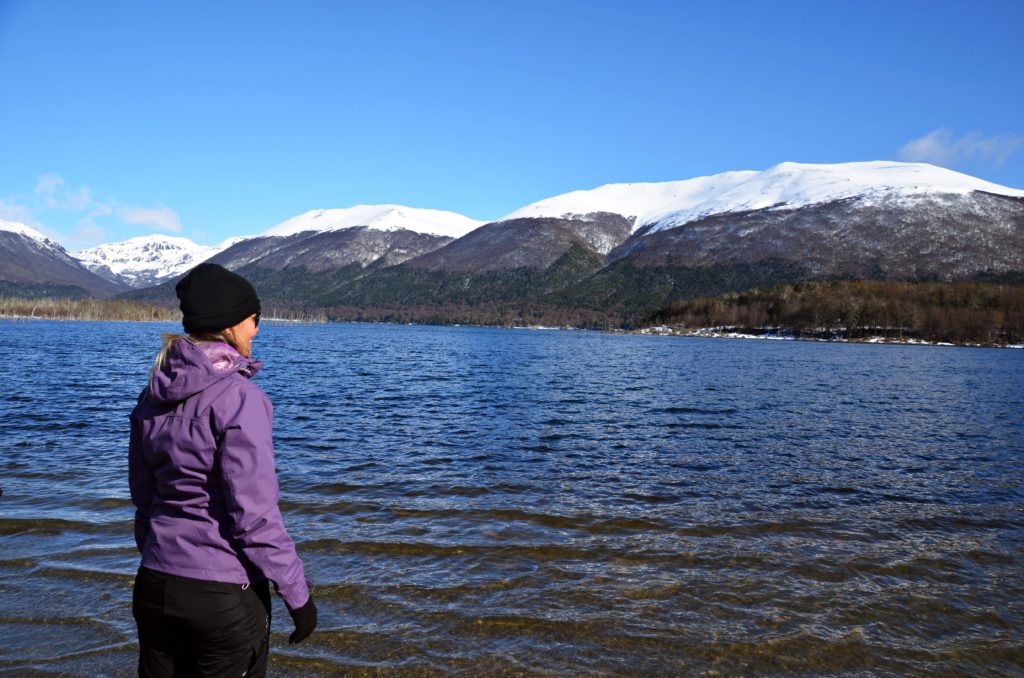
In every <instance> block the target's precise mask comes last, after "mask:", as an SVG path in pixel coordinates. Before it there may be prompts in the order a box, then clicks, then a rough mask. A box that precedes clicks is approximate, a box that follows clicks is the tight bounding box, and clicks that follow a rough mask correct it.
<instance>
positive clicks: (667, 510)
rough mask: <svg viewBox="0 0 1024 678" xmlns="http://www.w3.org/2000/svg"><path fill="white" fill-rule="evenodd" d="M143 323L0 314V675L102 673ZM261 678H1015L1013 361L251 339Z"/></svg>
mask: <svg viewBox="0 0 1024 678" xmlns="http://www.w3.org/2000/svg"><path fill="white" fill-rule="evenodd" d="M175 329H177V326H176V325H172V324H159V323H86V322H49V321H31V322H28V321H21V322H19V321H0V382H2V384H3V390H2V391H0V488H2V490H3V495H2V497H0V675H18V676H23V675H28V676H32V675H39V676H43V675H55V674H59V675H81V676H96V675H109V676H128V675H134V671H135V661H136V654H135V653H136V645H135V626H134V622H133V620H132V616H131V609H130V601H131V585H132V580H133V577H134V573H135V570H136V568H137V566H138V554H137V552H136V551H135V547H134V542H133V538H132V515H133V508H132V506H131V503H130V501H129V498H128V487H127V460H126V439H127V430H128V429H127V425H128V419H127V415H128V412H129V411H130V410H131V408H132V406H133V404H134V401H135V398H136V396H137V395H138V392H139V390H140V389H141V387H142V385H143V384H144V381H145V378H146V373H147V370H148V366H149V364H150V362H151V360H152V358H153V355H154V354H155V352H156V349H157V348H158V344H159V335H160V333H161V332H163V331H173V330H175ZM260 329H261V332H260V334H259V336H258V337H257V338H256V342H255V348H254V354H255V356H256V357H258V358H260V359H262V360H263V361H264V362H265V363H266V367H265V369H264V370H263V371H262V372H261V373H260V374H259V376H258V377H257V382H258V383H259V384H260V385H261V386H262V387H263V389H264V390H265V391H266V392H267V394H268V395H269V396H270V398H271V400H272V401H273V402H274V404H275V447H276V457H277V468H278V475H279V479H280V482H281V491H282V499H281V508H282V511H283V513H284V516H285V521H286V524H287V526H288V529H289V532H290V534H291V535H292V537H293V538H294V540H295V541H296V543H297V545H298V550H299V553H300V555H301V556H302V557H303V560H304V562H305V565H306V572H307V576H308V577H309V578H310V579H311V580H312V581H313V583H314V589H313V593H314V596H315V599H316V601H317V604H318V606H319V608H320V627H319V628H318V630H317V632H316V633H315V634H314V635H313V636H312V637H311V638H310V639H309V640H307V641H306V642H304V643H302V644H301V645H297V646H288V645H287V644H286V642H287V634H288V633H289V632H290V631H291V623H290V621H291V620H290V619H289V618H288V615H287V612H286V610H285V609H284V607H283V605H282V604H281V603H280V600H279V599H276V600H275V609H274V614H275V621H274V627H273V628H274V633H273V637H272V643H273V648H272V650H271V660H272V665H271V673H272V674H273V675H293V674H297V675H310V676H319V675H324V676H327V675H338V674H339V673H345V674H346V675H474V676H475V675H481V674H486V675H528V676H530V675H546V676H551V675H581V674H583V675H645V676H653V675H658V676H660V675H666V676H668V675H699V674H702V673H703V674H705V675H779V676H792V675H850V676H853V675H857V676H869V675H887V674H900V675H936V674H943V675H970V676H982V675H992V676H995V675H1019V674H1020V673H1021V672H1024V631H1022V629H1024V568H1022V565H1024V510H1022V509H1024V417H1022V413H1024V351H1013V350H995V349H971V348H946V347H912V346H878V345H861V344H828V343H810V342H793V341H774V342H773V341H744V340H728V339H692V338H676V337H649V336H628V335H607V334H601V333H595V332H579V331H531V330H502V329H487V328H461V327H425V326H396V325H360V324H326V325H286V324H274V323H266V324H265V325H262V326H261V328H260Z"/></svg>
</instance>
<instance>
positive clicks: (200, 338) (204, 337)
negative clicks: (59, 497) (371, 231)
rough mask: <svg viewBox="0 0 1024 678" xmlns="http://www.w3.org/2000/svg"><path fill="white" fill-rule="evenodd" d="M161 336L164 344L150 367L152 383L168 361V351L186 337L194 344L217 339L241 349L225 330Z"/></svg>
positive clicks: (173, 333)
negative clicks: (158, 371)
mask: <svg viewBox="0 0 1024 678" xmlns="http://www.w3.org/2000/svg"><path fill="white" fill-rule="evenodd" d="M160 338H161V339H162V340H163V345H162V346H161V347H160V350H159V351H158V352H157V354H156V358H155V359H154V360H153V366H152V367H151V368H150V369H149V383H150V385H152V383H153V376H154V375H155V374H156V372H157V370H159V369H160V368H161V367H163V366H164V363H166V362H167V353H168V352H169V351H170V350H171V346H172V345H173V344H174V342H176V341H178V340H179V339H184V340H185V341H187V342H190V343H192V344H206V343H211V342H215V341H216V342H220V343H222V344H227V345H228V346H230V347H231V348H233V349H235V350H236V351H237V350H239V349H238V346H236V345H235V342H234V341H233V340H232V339H231V337H229V336H228V335H227V334H225V333H224V331H223V330H221V331H220V332H198V333H196V334H177V333H175V332H166V333H164V334H163V335H161V337H160Z"/></svg>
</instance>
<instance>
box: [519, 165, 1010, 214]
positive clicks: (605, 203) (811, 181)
mask: <svg viewBox="0 0 1024 678" xmlns="http://www.w3.org/2000/svg"><path fill="white" fill-rule="evenodd" d="M972 191H985V192H988V193H997V194H1000V195H1009V196H1016V197H1020V196H1024V191H1022V190H1019V189H1014V188H1008V187H1006V186H1000V185H998V184H993V183H990V182H988V181H984V180H982V179H978V178H975V177H971V176H968V175H966V174H961V173H960V172H955V171H953V170H949V169H945V168H942V167H936V166H935V165H929V164H926V163H906V162H894V161H885V160H874V161H870V162H848V163H836V164H806V163H797V162H782V163H779V164H777V165H774V166H772V167H770V168H768V169H766V170H762V171H750V170H741V171H733V172H723V173H721V174H714V175H711V176H706V177H696V178H693V179H686V180H684V181H667V182H658V183H631V184H605V185H604V186H599V187H597V188H595V189H592V190H589V191H573V192H571V193H564V194H562V195H557V196H554V197H552V198H547V199H545V200H541V201H539V202H535V203H533V204H531V205H527V206H526V207H523V208H521V209H519V210H516V211H515V212H512V213H511V214H509V215H506V216H505V217H503V218H502V219H501V220H500V221H505V220H508V219H516V218H524V217H534V218H541V217H555V218H567V217H569V218H571V217H585V215H587V214H593V213H595V212H612V213H615V214H621V215H623V216H627V217H635V220H634V222H633V230H634V231H636V230H638V229H640V228H641V227H643V226H646V225H648V224H654V223H657V224H658V228H668V227H672V226H677V225H681V224H683V223H686V222H687V221H692V220H694V219H699V218H702V217H705V216H710V215H713V214H724V213H728V212H742V211H748V210H756V209H766V208H775V207H782V206H785V207H788V208H795V207H802V206H806V205H812V204H816V203H822V202H830V201H834V200H842V199H845V198H852V197H862V198H865V199H871V198H876V197H880V196H886V195H888V196H896V197H899V198H904V199H905V198H913V197H915V196H924V195H929V194H931V195H934V194H939V193H954V194H961V195H963V194H967V193H971V192H972Z"/></svg>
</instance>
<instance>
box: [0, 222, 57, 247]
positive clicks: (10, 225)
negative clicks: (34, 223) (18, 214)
mask: <svg viewBox="0 0 1024 678" xmlns="http://www.w3.org/2000/svg"><path fill="white" fill-rule="evenodd" d="M0 231H7V232H9V233H17V234H19V235H26V236H28V237H30V238H32V239H34V240H40V241H42V242H50V243H52V242H53V241H52V240H50V239H49V238H47V237H46V236H45V235H43V234H42V233H40V232H39V231H37V230H36V229H34V228H32V227H31V226H26V225H25V224H23V223H21V222H18V221H7V220H5V219H0Z"/></svg>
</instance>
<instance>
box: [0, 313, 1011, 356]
mask: <svg viewBox="0 0 1024 678" xmlns="http://www.w3.org/2000/svg"><path fill="white" fill-rule="evenodd" d="M0 320H12V321H39V320H43V321H51V322H130V323H177V322H179V320H178V319H171V320H154V319H150V318H146V319H139V320H134V319H127V318H75V317H43V316H23V315H10V314H0ZM260 321H261V322H267V323H272V324H273V323H280V324H292V325H326V324H329V323H351V324H359V325H421V326H423V327H487V328H493V329H503V330H533V331H553V330H563V331H567V332H603V333H606V334H622V335H637V336H655V337H683V338H691V339H748V340H759V341H809V342H818V343H826V344H886V345H892V346H943V347H947V348H950V347H952V348H1000V349H1010V350H1014V349H1017V350H1020V349H1024V343H1020V344H978V343H964V344H957V343H952V342H944V341H926V340H924V339H914V338H906V339H894V338H892V337H886V336H883V335H872V336H866V337H860V338H854V339H851V338H847V337H839V336H832V337H825V336H796V335H795V334H793V333H791V332H786V331H784V330H781V329H771V330H764V331H762V332H761V333H759V334H755V333H753V332H751V331H749V330H750V328H732V327H700V328H695V329H681V328H677V327H672V326H670V325H658V326H655V327H644V328H641V329H636V330H623V329H592V328H585V327H554V326H551V325H509V326H506V325H473V324H466V323H453V324H437V323H413V322H406V323H382V322H368V321H354V320H326V319H325V320H299V319H292V318H271V317H266V316H264V317H262V318H261V319H260ZM744 330H746V331H744Z"/></svg>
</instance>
